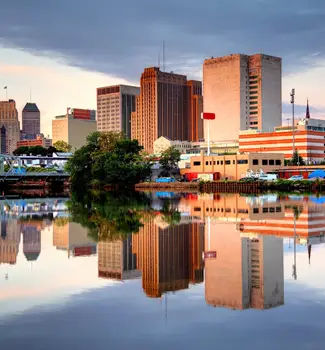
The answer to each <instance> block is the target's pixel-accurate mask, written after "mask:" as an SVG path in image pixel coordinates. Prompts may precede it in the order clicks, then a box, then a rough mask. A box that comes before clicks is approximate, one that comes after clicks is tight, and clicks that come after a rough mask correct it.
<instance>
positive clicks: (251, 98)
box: [249, 96, 258, 100]
mask: <svg viewBox="0 0 325 350" xmlns="http://www.w3.org/2000/svg"><path fill="white" fill-rule="evenodd" d="M249 99H250V100H257V99H258V96H249Z"/></svg>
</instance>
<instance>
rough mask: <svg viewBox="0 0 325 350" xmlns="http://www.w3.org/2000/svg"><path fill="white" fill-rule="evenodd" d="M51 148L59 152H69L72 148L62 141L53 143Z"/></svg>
mask: <svg viewBox="0 0 325 350" xmlns="http://www.w3.org/2000/svg"><path fill="white" fill-rule="evenodd" d="M53 147H55V148H56V149H57V150H58V151H59V152H70V151H71V150H72V146H71V145H69V144H68V143H67V142H65V141H62V140H59V141H56V142H54V144H53Z"/></svg>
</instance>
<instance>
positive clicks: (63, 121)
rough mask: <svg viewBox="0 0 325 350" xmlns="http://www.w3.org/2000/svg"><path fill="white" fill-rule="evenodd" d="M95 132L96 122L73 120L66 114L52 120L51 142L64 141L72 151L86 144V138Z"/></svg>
mask: <svg viewBox="0 0 325 350" xmlns="http://www.w3.org/2000/svg"><path fill="white" fill-rule="evenodd" d="M96 130H97V123H96V120H91V119H79V118H73V117H72V116H71V115H69V114H66V115H63V116H57V117H55V119H53V120H52V142H53V144H54V143H55V142H56V141H60V140H62V141H65V142H67V143H68V144H69V145H71V146H72V150H75V149H77V148H80V147H81V146H83V145H84V144H85V143H86V140H87V136H88V135H89V134H91V133H92V132H94V131H96Z"/></svg>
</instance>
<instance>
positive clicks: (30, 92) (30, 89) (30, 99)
mask: <svg viewBox="0 0 325 350" xmlns="http://www.w3.org/2000/svg"><path fill="white" fill-rule="evenodd" d="M29 102H32V88H29Z"/></svg>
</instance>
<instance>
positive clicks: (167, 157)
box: [159, 146, 181, 175]
mask: <svg viewBox="0 0 325 350" xmlns="http://www.w3.org/2000/svg"><path fill="white" fill-rule="evenodd" d="M180 159H181V153H180V151H179V150H178V149H176V148H175V147H174V146H172V147H169V148H167V149H166V150H165V151H164V152H163V153H162V154H161V157H160V160H159V163H160V165H161V167H162V172H163V174H166V175H169V174H170V173H173V172H174V171H175V170H176V169H177V168H178V164H177V163H178V162H179V161H180Z"/></svg>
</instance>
